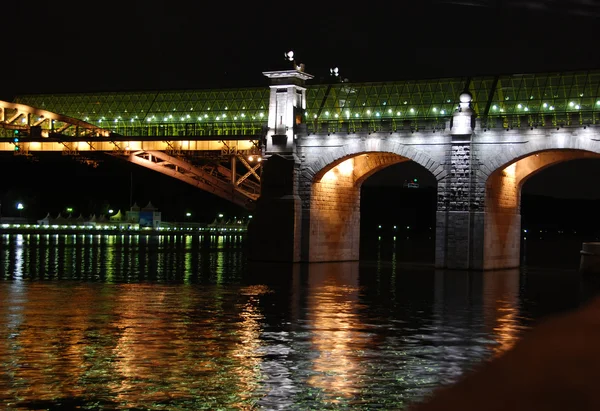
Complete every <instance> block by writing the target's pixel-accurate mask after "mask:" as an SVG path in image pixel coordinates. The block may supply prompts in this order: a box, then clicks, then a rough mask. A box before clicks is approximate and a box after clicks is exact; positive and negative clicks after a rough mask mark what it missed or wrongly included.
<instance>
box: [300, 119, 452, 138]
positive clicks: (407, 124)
mask: <svg viewBox="0 0 600 411" xmlns="http://www.w3.org/2000/svg"><path fill="white" fill-rule="evenodd" d="M448 120H449V119H447V118H439V119H410V120H408V119H406V120H401V119H381V120H362V121H358V120H357V121H354V120H341V121H340V120H334V121H311V122H310V123H308V124H307V132H308V133H309V134H311V133H314V134H317V133H318V134H322V133H328V134H331V133H347V134H352V133H364V132H367V133H375V132H390V133H393V132H397V131H424V130H429V131H437V130H444V129H445V128H446V127H447V122H448Z"/></svg>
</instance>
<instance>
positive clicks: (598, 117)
mask: <svg viewBox="0 0 600 411" xmlns="http://www.w3.org/2000/svg"><path fill="white" fill-rule="evenodd" d="M449 121H450V118H449V117H442V118H435V119H431V118H427V119H424V118H421V119H419V118H413V119H404V120H403V119H370V120H356V121H353V120H332V121H327V120H324V121H321V120H315V121H311V122H309V123H307V132H308V133H309V134H324V133H327V134H333V133H346V134H353V133H373V132H390V133H392V132H401V131H411V132H416V131H433V132H435V131H442V130H445V129H446V128H447V127H448V126H449V124H450V123H449ZM596 124H600V111H577V112H556V113H551V114H548V113H531V114H526V115H490V116H487V117H483V118H480V119H479V125H480V127H481V128H484V129H494V128H505V129H511V128H525V127H527V128H532V127H546V128H550V127H566V126H571V127H572V126H587V125H596Z"/></svg>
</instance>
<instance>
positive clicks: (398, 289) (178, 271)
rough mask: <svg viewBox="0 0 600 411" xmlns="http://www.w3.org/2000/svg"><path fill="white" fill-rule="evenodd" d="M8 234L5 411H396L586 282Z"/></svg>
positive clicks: (0, 344)
mask: <svg viewBox="0 0 600 411" xmlns="http://www.w3.org/2000/svg"><path fill="white" fill-rule="evenodd" d="M1 240H2V241H1V243H0V267H1V270H0V324H1V326H0V408H2V409H6V408H8V409H68V408H69V407H71V408H74V407H77V406H80V407H82V408H83V409H86V408H87V409H108V410H110V409H169V410H194V409H211V410H213V409H251V408H252V409H284V408H285V409H302V410H304V409H338V408H350V409H373V408H381V409H401V408H403V407H404V406H405V405H406V404H408V403H410V402H411V401H416V400H418V399H419V398H421V397H422V396H424V395H427V394H428V393H429V392H430V391H431V390H432V389H434V388H435V387H438V386H440V385H442V384H446V383H449V382H452V381H454V380H456V379H457V378H458V377H459V376H460V375H461V374H462V373H464V372H465V370H468V369H470V368H472V367H473V366H475V365H476V364H478V363H480V362H481V361H485V360H486V359H489V358H491V357H493V356H495V355H499V354H500V353H501V352H503V351H504V350H506V349H508V348H510V347H511V346H512V345H513V344H514V343H515V341H516V340H517V339H518V338H519V337H520V336H521V335H522V333H523V331H524V330H526V329H527V328H529V327H530V326H531V325H532V324H533V323H535V322H536V321H538V320H539V318H541V317H543V316H545V315H548V314H551V313H553V312H558V311H563V310H564V309H567V308H570V307H575V306H577V305H578V304H579V303H580V302H581V301H583V300H585V299H586V298H587V296H588V295H589V294H590V293H591V291H590V290H588V289H586V285H585V284H584V283H582V281H581V280H580V278H579V277H578V275H577V274H576V273H574V272H571V271H564V272H546V271H529V272H523V271H519V270H509V271H499V272H493V273H485V274H482V273H469V272H461V271H447V272H446V271H441V270H434V269H431V268H427V267H412V268H411V267H410V266H406V265H402V264H399V263H398V262H397V261H395V260H392V261H381V260H380V261H375V262H373V263H361V264H358V263H331V264H313V265H286V264H249V263H247V262H246V261H245V259H244V255H243V250H242V248H241V245H242V242H241V240H240V239H231V238H230V239H227V238H222V239H220V240H219V239H217V238H212V239H211V238H208V239H205V240H202V239H198V238H192V237H143V236H140V237H127V236H26V235H24V236H19V235H12V236H3V237H2V238H1ZM36 407H37V408H36Z"/></svg>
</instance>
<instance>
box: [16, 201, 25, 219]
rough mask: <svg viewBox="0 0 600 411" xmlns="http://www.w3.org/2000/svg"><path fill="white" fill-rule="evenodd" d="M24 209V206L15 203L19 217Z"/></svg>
mask: <svg viewBox="0 0 600 411" xmlns="http://www.w3.org/2000/svg"><path fill="white" fill-rule="evenodd" d="M24 208H25V206H24V205H23V203H17V210H19V217H22V216H23V209H24Z"/></svg>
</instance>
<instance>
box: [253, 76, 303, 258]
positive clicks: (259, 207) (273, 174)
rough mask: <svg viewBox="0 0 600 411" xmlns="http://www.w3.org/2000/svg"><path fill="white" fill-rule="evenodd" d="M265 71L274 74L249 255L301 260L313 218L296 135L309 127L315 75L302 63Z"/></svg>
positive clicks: (271, 77) (271, 78) (270, 77)
mask: <svg viewBox="0 0 600 411" xmlns="http://www.w3.org/2000/svg"><path fill="white" fill-rule="evenodd" d="M263 74H264V75H265V76H266V77H268V78H269V79H270V80H271V85H270V88H271V95H270V99H269V120H268V130H267V134H266V136H265V137H266V138H265V140H266V141H265V143H266V144H265V147H264V148H263V149H264V154H265V159H264V161H263V165H262V175H261V194H260V197H259V199H258V201H257V202H256V211H255V212H254V214H253V219H252V222H251V223H250V225H249V227H248V240H249V241H248V243H249V246H248V257H249V258H250V259H251V260H255V261H287V262H299V261H300V259H301V255H300V252H301V245H302V232H303V227H305V226H306V225H307V224H306V223H307V221H308V220H307V219H306V217H305V218H304V219H303V218H302V202H301V199H300V196H299V194H298V191H299V190H298V187H299V173H300V171H299V167H300V161H299V160H298V158H297V156H296V139H297V138H298V136H299V135H300V134H302V133H305V130H306V126H305V123H304V120H305V119H304V110H306V88H305V87H304V83H305V81H306V80H310V79H312V78H313V76H311V75H310V74H307V73H305V72H304V69H303V66H302V67H301V68H297V69H296V70H280V71H269V72H265V73H263ZM303 222H304V224H303ZM304 231H307V230H306V228H305V230H304ZM305 241H306V240H305Z"/></svg>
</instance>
